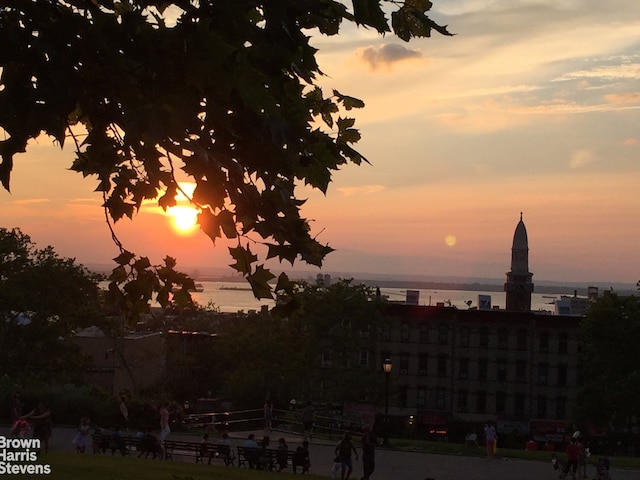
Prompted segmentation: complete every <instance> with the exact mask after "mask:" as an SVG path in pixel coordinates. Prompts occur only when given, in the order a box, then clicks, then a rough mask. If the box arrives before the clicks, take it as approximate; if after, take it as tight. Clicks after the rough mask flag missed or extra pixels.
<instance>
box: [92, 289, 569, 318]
mask: <svg viewBox="0 0 640 480" xmlns="http://www.w3.org/2000/svg"><path fill="white" fill-rule="evenodd" d="M197 283H199V284H201V285H202V287H203V288H202V291H201V292H191V298H193V300H194V301H195V302H197V303H198V304H200V305H202V306H206V305H208V304H209V303H212V304H213V305H214V306H215V307H216V308H218V309H219V310H220V311H221V312H231V313H235V312H238V311H240V310H242V311H244V312H249V311H251V310H255V311H259V310H260V309H261V308H262V307H263V306H266V307H268V308H271V307H273V306H274V304H275V302H274V301H273V300H269V299H264V298H263V299H261V300H257V299H256V298H255V297H254V296H253V292H252V291H251V289H250V287H249V284H248V283H244V282H220V281H198V282H197ZM102 286H103V287H105V288H106V283H105V284H104V285H102ZM409 290H417V291H418V292H419V299H418V304H419V305H432V306H435V305H437V304H438V303H444V304H445V305H451V306H455V307H457V308H459V309H461V310H466V309H468V308H469V305H468V303H467V302H469V301H471V305H470V306H471V307H477V306H478V296H479V295H487V296H490V297H491V306H492V307H499V308H501V309H504V308H505V303H506V294H505V293H504V292H483V291H469V290H427V289H409ZM380 293H381V294H382V295H383V296H386V297H387V298H388V299H389V300H391V301H397V302H402V301H404V300H405V299H406V297H407V289H406V288H385V287H381V288H380ZM560 296H561V294H559V293H558V294H544V295H543V294H538V293H533V294H532V295H531V310H533V311H539V310H547V311H550V312H553V311H554V305H553V300H554V298H558V299H559V298H560ZM156 306H157V305H156Z"/></svg>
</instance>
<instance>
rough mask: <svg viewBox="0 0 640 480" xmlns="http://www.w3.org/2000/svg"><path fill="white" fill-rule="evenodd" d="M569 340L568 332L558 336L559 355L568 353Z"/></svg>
mask: <svg viewBox="0 0 640 480" xmlns="http://www.w3.org/2000/svg"><path fill="white" fill-rule="evenodd" d="M568 340H569V338H568V335H567V334H566V332H562V333H561V334H560V335H558V353H562V354H565V353H567V352H568V350H569V349H568V345H567V344H568Z"/></svg>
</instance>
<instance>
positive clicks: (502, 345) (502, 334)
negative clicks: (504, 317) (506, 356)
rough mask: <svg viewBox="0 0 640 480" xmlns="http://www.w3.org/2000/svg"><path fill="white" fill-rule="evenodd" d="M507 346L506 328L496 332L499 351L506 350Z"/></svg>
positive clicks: (507, 335) (507, 331)
mask: <svg viewBox="0 0 640 480" xmlns="http://www.w3.org/2000/svg"><path fill="white" fill-rule="evenodd" d="M508 344H509V330H507V329H506V328H501V329H500V330H498V348H499V349H501V350H506V349H507V345H508Z"/></svg>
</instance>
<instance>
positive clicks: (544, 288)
mask: <svg viewBox="0 0 640 480" xmlns="http://www.w3.org/2000/svg"><path fill="white" fill-rule="evenodd" d="M292 279H293V278H292ZM198 280H199V281H208V282H225V283H230V284H238V283H246V281H245V280H244V279H242V278H230V277H216V276H211V277H208V276H202V275H201V276H199V277H198ZM299 280H306V281H309V280H308V279H299ZM354 283H363V284H364V285H366V286H368V287H372V288H375V287H381V288H404V289H409V290H412V289H413V290H461V291H470V292H504V286H503V285H501V284H495V283H479V282H472V283H464V282H463V283H456V282H436V281H419V280H389V279H384V280H372V279H366V280H359V279H354ZM534 285H535V283H534ZM225 288H226V289H230V290H231V289H236V288H234V287H231V286H229V287H225ZM587 289H588V287H586V286H577V287H575V286H570V285H565V286H562V285H535V287H534V292H535V293H542V294H544V293H552V294H555V295H570V296H573V295H574V294H575V295H578V296H585V297H586V296H587ZM604 291H605V288H602V287H598V293H599V294H600V295H601V294H602V292H604ZM613 291H614V292H615V293H618V294H620V295H639V294H640V292H638V291H637V290H633V289H615V288H614V290H613Z"/></svg>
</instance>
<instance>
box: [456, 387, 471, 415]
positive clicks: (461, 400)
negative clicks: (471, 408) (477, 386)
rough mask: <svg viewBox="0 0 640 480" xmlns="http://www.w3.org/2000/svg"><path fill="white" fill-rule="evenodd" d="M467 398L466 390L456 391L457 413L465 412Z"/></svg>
mask: <svg viewBox="0 0 640 480" xmlns="http://www.w3.org/2000/svg"><path fill="white" fill-rule="evenodd" d="M468 397H469V394H468V392H467V391H466V390H458V411H459V412H466V411H467V408H468V407H467V402H468Z"/></svg>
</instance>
